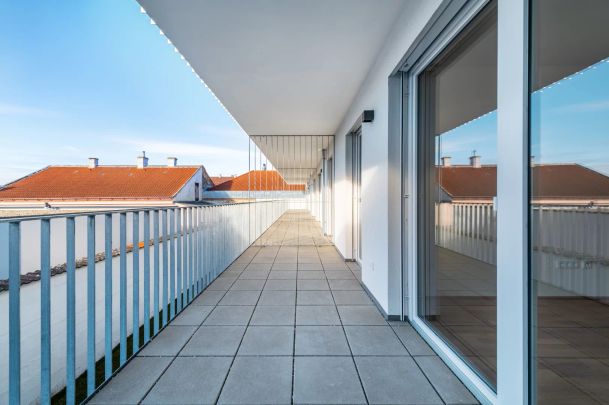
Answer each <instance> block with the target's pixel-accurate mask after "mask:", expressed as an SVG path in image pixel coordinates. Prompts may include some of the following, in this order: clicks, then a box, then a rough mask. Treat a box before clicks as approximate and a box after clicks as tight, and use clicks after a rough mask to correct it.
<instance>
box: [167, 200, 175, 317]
mask: <svg viewBox="0 0 609 405" xmlns="http://www.w3.org/2000/svg"><path fill="white" fill-rule="evenodd" d="M168 211H169V249H170V251H169V277H170V282H169V283H170V284H169V300H170V301H169V302H170V305H169V308H170V312H169V319H173V318H174V317H175V316H176V302H175V291H176V251H175V243H176V241H175V239H176V210H175V209H170V210H168Z"/></svg>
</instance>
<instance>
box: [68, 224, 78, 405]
mask: <svg viewBox="0 0 609 405" xmlns="http://www.w3.org/2000/svg"><path fill="white" fill-rule="evenodd" d="M74 222H75V221H74V217H68V218H66V276H67V277H66V279H67V286H66V300H67V305H66V308H67V310H66V311H67V314H66V320H67V322H66V325H67V331H66V346H67V353H66V360H67V365H66V380H67V381H66V384H67V385H66V403H67V404H74V403H75V401H76V262H75V261H76V257H75V256H76V240H75V239H76V228H75V224H74Z"/></svg>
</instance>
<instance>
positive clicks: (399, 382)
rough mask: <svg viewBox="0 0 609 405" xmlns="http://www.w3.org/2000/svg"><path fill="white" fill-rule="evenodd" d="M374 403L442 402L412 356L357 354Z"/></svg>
mask: <svg viewBox="0 0 609 405" xmlns="http://www.w3.org/2000/svg"><path fill="white" fill-rule="evenodd" d="M355 362H356V364H357V370H358V371H359V374H360V377H361V379H362V384H363V385H364V389H365V390H366V395H367V396H368V400H369V401H370V403H371V404H442V400H441V399H440V397H438V395H437V394H436V392H435V391H434V389H433V388H432V386H431V384H430V383H429V381H427V379H426V378H425V376H424V375H423V373H422V372H421V370H419V368H418V367H417V365H416V364H415V362H414V360H413V359H412V358H411V357H355Z"/></svg>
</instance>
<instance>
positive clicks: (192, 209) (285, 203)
mask: <svg viewBox="0 0 609 405" xmlns="http://www.w3.org/2000/svg"><path fill="white" fill-rule="evenodd" d="M297 203H298V204H300V203H301V202H297ZM302 203H303V204H305V202H302ZM290 204H293V201H290V200H281V199H269V200H262V201H260V200H259V201H247V202H225V203H220V204H216V205H203V204H193V205H172V206H154V207H137V208H124V209H120V208H119V209H112V210H104V211H89V212H70V213H57V214H54V213H49V214H48V215H32V216H23V217H11V218H2V219H1V220H0V222H1V223H4V224H7V225H8V228H7V231H8V233H7V235H8V240H7V241H6V243H7V246H8V259H9V261H8V275H9V278H8V284H9V288H8V291H7V292H8V294H7V295H8V296H7V297H6V295H5V297H6V298H7V299H8V313H9V319H8V331H6V330H2V332H7V333H6V334H5V335H1V334H0V337H3V338H4V337H6V338H7V340H8V348H9V358H8V360H7V362H8V370H9V373H8V384H6V385H4V384H2V382H0V384H1V385H2V388H6V387H8V402H9V403H11V404H12V403H19V402H21V399H22V398H21V391H22V388H21V387H22V386H24V384H28V383H30V382H33V380H35V379H36V377H33V376H31V375H26V374H23V376H22V365H23V364H28V361H29V364H31V363H32V359H35V356H38V355H39V356H40V359H41V360H40V367H41V368H40V377H39V378H40V379H39V380H38V381H39V382H40V392H39V395H40V397H39V398H27V399H26V401H28V402H29V401H30V400H39V401H40V402H41V403H49V402H50V400H51V394H52V392H51V388H52V386H51V374H52V368H51V367H52V366H55V367H57V368H58V370H57V371H58V372H61V373H63V376H65V377H66V379H65V384H66V402H67V403H68V404H73V403H75V400H76V380H77V378H79V376H78V374H79V373H80V372H81V371H79V368H80V370H83V371H86V372H87V381H86V395H87V396H90V395H92V394H93V393H94V392H95V391H96V390H98V389H99V387H100V386H97V385H96V383H95V379H94V378H93V377H94V376H95V369H96V366H97V363H99V362H102V358H105V360H103V362H104V363H105V364H101V363H99V364H101V365H102V366H104V383H105V382H106V381H108V379H109V378H110V377H111V376H112V375H113V373H114V372H116V370H114V366H113V361H112V357H113V352H115V351H118V352H119V366H120V367H122V366H124V365H125V363H126V362H127V361H128V360H129V359H130V358H132V357H133V356H134V355H135V354H136V353H137V352H138V351H139V350H141V349H142V347H143V346H144V345H145V344H146V343H147V342H149V341H150V339H151V338H152V337H154V336H156V334H157V333H158V332H159V331H160V330H162V328H164V327H165V326H166V325H167V324H168V323H169V322H170V321H171V320H173V319H174V318H175V316H177V315H178V314H179V313H180V312H181V311H182V310H183V309H184V308H185V307H186V305H188V304H189V303H191V302H192V301H193V300H194V299H195V298H196V296H197V295H198V294H199V293H200V292H202V291H203V289H204V288H205V287H207V286H208V285H209V284H210V283H211V282H212V281H213V280H214V279H215V278H216V277H217V276H218V275H219V274H220V273H221V272H222V271H223V270H224V269H225V268H226V267H227V266H229V265H230V263H232V262H233V261H234V260H235V259H236V258H237V257H239V255H240V254H241V253H242V252H243V251H245V249H247V247H249V246H250V245H251V244H252V243H254V241H256V239H257V238H258V237H259V236H260V235H261V234H262V233H263V232H264V231H265V230H266V229H268V227H269V226H270V225H271V224H272V223H274V222H275V221H276V220H277V219H278V218H279V217H280V216H281V215H282V214H283V213H284V212H285V211H286V210H287V209H289V207H290V206H291V205H290ZM252 207H257V209H256V210H253V209H252ZM117 216H118V219H119V222H118V224H113V222H114V221H113V218H116V217H117ZM95 217H101V218H99V219H98V221H99V225H100V228H103V234H101V235H99V239H98V237H97V236H96V235H97V234H96V222H97V221H96V218H95ZM79 218H80V219H85V218H86V219H87V221H86V224H85V225H86V228H85V230H84V232H85V233H83V234H80V233H79V232H77V230H76V228H75V225H76V224H77V222H76V220H77V219H79ZM55 219H65V220H66V226H65V228H64V227H60V228H59V229H56V230H55V231H53V230H52V229H51V221H53V220H55ZM129 219H131V224H128V221H129ZM28 221H39V222H40V224H39V229H40V239H41V243H40V283H39V284H37V288H40V291H39V292H38V290H37V289H36V290H32V289H29V290H28V291H27V292H24V293H27V294H34V295H36V294H39V295H40V308H39V310H40V312H39V313H40V316H41V322H40V328H41V339H42V340H40V341H39V342H40V346H39V348H38V347H37V345H34V344H32V343H33V342H31V341H26V342H24V343H23V344H22V340H23V339H22V336H26V338H30V337H31V336H30V335H32V334H27V333H26V334H23V333H21V330H22V324H23V325H30V324H31V323H30V322H29V321H30V320H31V318H32V317H36V316H38V311H37V309H35V308H27V310H26V311H24V310H22V308H21V307H23V305H26V303H27V302H28V301H27V300H24V301H23V303H21V304H20V302H21V301H22V299H23V297H22V292H21V279H20V277H21V270H22V268H23V264H22V263H21V257H22V254H21V242H20V240H21V239H22V238H30V239H33V238H35V236H33V235H32V234H31V233H30V234H27V236H26V235H25V234H23V233H22V231H23V229H25V228H26V227H25V226H22V224H23V223H24V222H28ZM35 225H36V224H35ZM140 226H142V227H143V229H140ZM28 229H31V225H30V226H29V228H28ZM113 230H115V231H118V234H115V233H113ZM140 231H141V232H140ZM28 232H29V231H28ZM53 237H57V240H58V241H59V240H61V241H63V242H66V246H65V248H64V250H63V251H62V253H61V255H62V257H65V260H66V277H65V281H64V279H63V278H61V279H60V281H57V282H61V283H64V282H65V283H66V288H65V291H64V292H63V293H61V294H67V295H64V296H63V297H62V296H58V295H53V294H52V293H53V290H54V289H53V288H51V266H52V263H51V257H50V255H51V239H52V238H53ZM161 237H162V239H161ZM129 238H131V244H132V245H133V246H138V247H139V243H140V242H144V248H143V249H141V252H140V248H138V249H134V250H133V251H132V252H131V253H132V255H131V257H130V258H128V257H127V253H128V251H127V247H128V244H129ZM142 238H143V239H142ZM77 240H82V241H84V242H85V244H86V249H87V256H86V257H87V267H86V270H83V271H86V278H80V279H77V278H76V276H77V272H76V260H77V259H76V249H75V248H76V241H77ZM96 241H99V242H102V243H103V246H104V252H105V257H106V259H108V258H109V257H111V256H112V252H113V251H114V249H115V248H114V246H113V242H117V241H118V242H119V243H118V249H119V250H120V255H119V259H118V263H114V262H113V261H112V260H105V261H104V264H103V265H100V266H101V268H96V267H95V266H96V264H97V262H96V261H95V256H96V254H97V250H96V248H95V246H96ZM151 241H152V242H151ZM161 241H162V243H161ZM160 245H162V246H160ZM54 246H57V245H54ZM140 254H141V256H140ZM63 255H65V256H63ZM140 257H141V258H142V259H143V262H142V263H143V264H140ZM160 258H162V260H159V259H160ZM34 260H35V261H36V260H38V259H36V258H35V259H34ZM96 274H101V277H100V280H101V281H100V282H96V281H95V279H96V276H95V275H96ZM140 280H141V281H142V282H140ZM77 282H78V283H82V284H79V286H80V287H82V288H83V290H86V292H87V294H86V300H84V296H83V295H81V296H80V297H79V296H77V294H76V293H75V290H76V289H77V288H78V287H76V283H77ZM130 282H131V287H128V285H129V283H130ZM59 287H60V288H59V290H58V291H63V290H62V288H61V287H62V286H61V285H60V286H59ZM142 287H143V289H142ZM96 291H97V292H96ZM58 294H59V293H58ZM96 294H99V296H100V297H103V302H102V300H99V301H100V304H99V306H100V307H102V309H104V308H105V312H102V313H103V314H104V316H103V319H96V318H95V313H96V309H98V307H97V304H96V302H97V301H96V299H95V296H96ZM52 296H53V297H60V299H61V300H64V299H65V300H66V301H64V302H66V304H67V305H66V307H65V308H62V307H61V306H55V305H51V303H52V302H55V301H53V300H52ZM30 297H31V295H30ZM115 298H118V300H117V303H115V304H113V300H114V299H115ZM129 298H131V299H129ZM78 299H81V300H83V301H84V302H83V304H82V305H79V304H78V301H77V300H78ZM140 304H143V306H141V305H140ZM130 307H132V309H130ZM51 311H65V312H62V314H64V315H65V320H66V321H65V326H60V324H55V323H54V324H51V322H50V319H51ZM77 311H80V312H81V313H82V315H84V316H85V317H86V319H87V322H85V324H84V325H81V324H77V322H76V319H77V316H76V314H77ZM24 314H26V315H25V316H26V317H29V318H30V319H27V321H24V322H25V323H23V322H22V317H23V316H24ZM129 314H130V315H131V317H132V322H128V321H127V319H128V316H129ZM140 314H141V315H142V316H143V319H142V317H140ZM161 315H162V316H161ZM0 326H2V325H0ZM79 327H82V329H78V330H77V328H79ZM139 328H144V330H143V335H139V333H138V331H139ZM113 329H116V330H117V331H118V333H114V332H113ZM129 329H132V330H131V332H129ZM51 330H59V331H62V332H61V333H64V332H65V339H64V338H62V337H61V336H59V335H60V334H52V333H51ZM96 330H99V331H100V332H101V331H102V330H103V332H102V335H101V336H103V338H102V339H100V340H101V342H99V343H97V340H96V338H95V335H96ZM129 333H132V334H133V337H134V339H138V340H139V338H140V336H141V337H143V344H142V345H141V346H140V345H138V344H137V342H135V343H134V344H133V345H132V346H131V347H132V349H131V350H130V352H128V351H127V338H128V334H129ZM54 339H57V340H54ZM79 340H83V343H86V344H82V345H79V344H78V341H79ZM51 341H55V342H56V343H55V344H62V345H63V344H66V345H67V347H66V360H67V361H65V362H64V361H58V362H55V363H51V349H52V344H51ZM96 348H97V351H96ZM23 350H25V351H24V353H26V356H29V357H26V358H25V360H26V361H23V359H22V351H23ZM82 352H84V354H85V356H84V357H82V356H80V355H78V356H77V353H82ZM100 356H101V357H100ZM83 359H84V361H83ZM22 377H25V379H26V380H27V381H28V382H27V383H24V382H22ZM62 378H63V377H62ZM83 378H84V377H83ZM32 389H33V390H35V388H32ZM30 392H31V391H30Z"/></svg>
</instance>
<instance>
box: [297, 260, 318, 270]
mask: <svg viewBox="0 0 609 405" xmlns="http://www.w3.org/2000/svg"><path fill="white" fill-rule="evenodd" d="M298 270H303V271H308V270H323V267H321V263H319V262H318V261H315V262H314V263H300V262H299V263H298Z"/></svg>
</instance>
